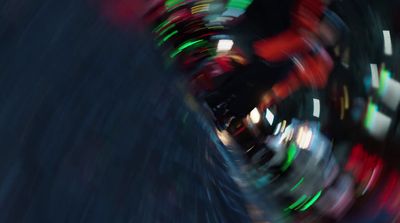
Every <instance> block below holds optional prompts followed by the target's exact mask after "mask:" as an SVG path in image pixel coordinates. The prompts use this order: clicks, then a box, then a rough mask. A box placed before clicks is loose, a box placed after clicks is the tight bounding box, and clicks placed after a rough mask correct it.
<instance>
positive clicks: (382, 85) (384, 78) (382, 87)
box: [378, 68, 391, 96]
mask: <svg viewBox="0 0 400 223" xmlns="http://www.w3.org/2000/svg"><path fill="white" fill-rule="evenodd" d="M390 76H391V74H390V71H388V70H386V69H385V68H383V69H382V71H381V75H380V78H379V89H378V94H379V95H380V96H383V95H384V94H385V92H386V90H387V87H388V86H387V83H388V80H389V79H390Z"/></svg>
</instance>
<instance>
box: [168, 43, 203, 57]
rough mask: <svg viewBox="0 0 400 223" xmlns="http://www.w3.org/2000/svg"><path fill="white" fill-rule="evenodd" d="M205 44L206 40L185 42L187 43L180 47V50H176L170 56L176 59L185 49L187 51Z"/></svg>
mask: <svg viewBox="0 0 400 223" xmlns="http://www.w3.org/2000/svg"><path fill="white" fill-rule="evenodd" d="M204 43H205V41H204V40H202V39H201V40H196V41H187V42H185V43H183V44H182V45H181V46H180V47H178V49H177V50H175V51H174V52H173V53H172V54H171V55H170V57H171V58H174V57H176V55H178V54H179V53H180V52H182V51H183V50H184V49H186V48H188V47H191V46H194V45H201V44H204Z"/></svg>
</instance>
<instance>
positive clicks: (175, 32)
mask: <svg viewBox="0 0 400 223" xmlns="http://www.w3.org/2000/svg"><path fill="white" fill-rule="evenodd" d="M177 33H178V31H176V30H174V31H173V32H172V33H170V34H168V35H167V36H166V37H164V38H163V39H162V40H161V41H160V42H158V46H161V45H163V43H165V42H167V40H168V39H169V38H171V37H172V36H174V35H176V34H177Z"/></svg>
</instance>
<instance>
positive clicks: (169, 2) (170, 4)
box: [165, 0, 183, 9]
mask: <svg viewBox="0 0 400 223" xmlns="http://www.w3.org/2000/svg"><path fill="white" fill-rule="evenodd" d="M182 2H183V0H167V1H165V7H166V8H167V9H171V8H172V7H174V6H176V5H178V4H179V3H182Z"/></svg>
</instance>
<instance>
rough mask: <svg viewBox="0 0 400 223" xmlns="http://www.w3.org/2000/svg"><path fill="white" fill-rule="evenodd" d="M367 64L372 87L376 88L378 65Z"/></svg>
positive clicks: (377, 83)
mask: <svg viewBox="0 0 400 223" xmlns="http://www.w3.org/2000/svg"><path fill="white" fill-rule="evenodd" d="M369 66H370V68H371V80H372V87H373V88H375V89H378V88H379V75H378V65H376V64H370V65H369Z"/></svg>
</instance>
